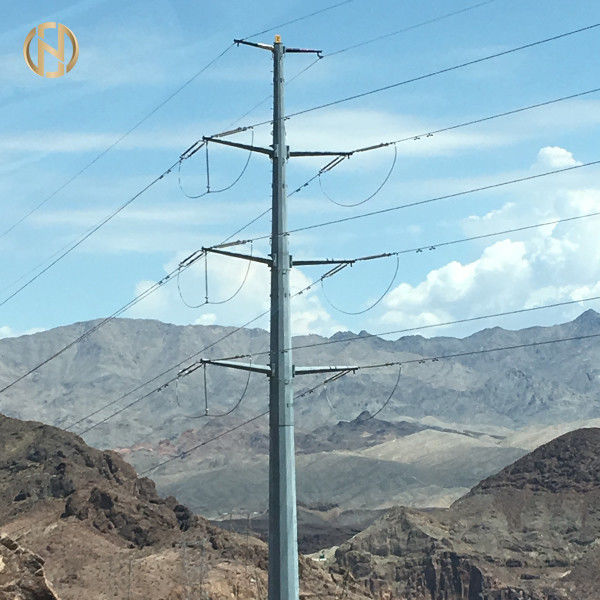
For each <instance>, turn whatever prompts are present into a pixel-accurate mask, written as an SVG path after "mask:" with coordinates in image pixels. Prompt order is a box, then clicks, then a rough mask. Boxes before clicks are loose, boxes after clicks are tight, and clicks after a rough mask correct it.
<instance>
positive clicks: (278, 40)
mask: <svg viewBox="0 0 600 600" xmlns="http://www.w3.org/2000/svg"><path fill="white" fill-rule="evenodd" d="M275 43H276V44H281V36H280V35H279V34H277V35H276V36H275Z"/></svg>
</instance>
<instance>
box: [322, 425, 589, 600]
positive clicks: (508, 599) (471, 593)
mask: <svg viewBox="0 0 600 600" xmlns="http://www.w3.org/2000/svg"><path fill="white" fill-rule="evenodd" d="M331 567H332V569H333V570H334V571H336V570H337V571H338V572H339V573H343V572H345V570H346V569H349V570H350V573H351V574H352V577H353V579H354V580H357V581H359V582H362V585H363V586H364V587H365V589H367V590H369V591H370V592H371V593H373V594H375V595H377V594H380V593H386V594H391V596H392V597H394V598H411V599H412V600H459V599H460V600H517V599H519V600H567V599H569V600H571V599H577V600H597V598H598V597H599V594H598V589H599V586H600V569H599V567H600V429H580V430H577V431H574V432H571V433H568V434H566V435H563V436H561V437H559V438H557V439H555V440H553V441H551V442H549V443H548V444H545V445H544V446H541V447H540V448H538V449H537V450H535V451H534V452H532V453H531V454H528V455H527V456H525V457H523V458H521V459H520V460H518V461H516V462H515V463H513V464H512V465H510V466H508V467H506V468H505V469H503V470H502V471H500V473H498V474H497V475H495V476H493V477H489V478H487V479H485V480H484V481H482V482H481V483H480V484H479V485H477V486H476V487H475V488H473V489H472V490H471V492H470V493H468V494H467V495H466V496H464V497H463V498H461V499H460V500H458V501H457V502H455V503H454V504H453V505H452V506H451V507H450V508H449V509H436V510H431V511H419V510H413V509H407V508H397V509H393V510H391V511H389V512H388V513H387V514H386V515H384V516H383V517H382V518H381V519H379V520H378V521H377V522H375V523H374V524H373V525H371V526H370V527H369V528H367V529H366V530H365V531H363V532H362V533H360V534H358V535H356V536H355V537H354V538H352V539H351V540H350V541H348V542H347V543H345V544H343V545H342V546H340V547H339V548H338V549H337V551H336V553H335V557H334V558H333V559H332V564H331Z"/></svg>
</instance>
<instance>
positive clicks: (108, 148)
mask: <svg viewBox="0 0 600 600" xmlns="http://www.w3.org/2000/svg"><path fill="white" fill-rule="evenodd" d="M231 48H233V44H230V45H229V46H227V48H225V49H224V50H223V51H222V52H221V53H219V54H218V55H217V56H215V58H213V59H212V60H210V61H209V62H208V63H206V65H204V67H202V68H201V69H200V70H199V71H197V72H196V73H194V75H192V76H191V77H190V78H189V79H188V80H187V81H185V82H184V83H183V84H182V85H180V86H179V87H178V88H177V89H176V90H174V91H173V92H172V93H171V94H169V96H167V97H166V98H165V99H164V100H163V101H162V102H160V103H159V104H157V105H156V106H155V107H154V108H153V109H152V110H151V111H150V112H148V113H146V114H145V115H144V116H143V117H142V118H141V119H140V120H139V121H137V122H136V123H135V124H134V125H133V126H132V127H130V128H129V129H128V130H127V131H125V133H123V134H121V135H120V136H119V137H118V138H117V139H116V140H115V141H114V142H113V143H112V144H110V145H109V146H107V147H106V148H105V149H104V150H102V152H100V153H99V154H97V155H96V156H95V157H94V158H93V159H92V160H90V161H89V162H88V163H86V164H85V165H84V166H83V167H82V168H81V169H80V170H79V171H77V172H76V173H75V174H74V175H72V176H71V177H69V179H67V180H66V181H65V182H64V183H63V184H62V185H61V186H60V187H58V188H56V189H55V190H54V191H53V192H52V193H51V194H49V195H48V196H45V197H44V199H43V200H42V201H41V202H39V203H38V204H36V205H35V206H33V208H31V209H30V210H29V211H27V212H26V213H25V214H24V215H23V216H22V217H21V218H19V219H18V220H17V221H15V222H14V223H13V224H12V225H11V226H10V227H8V228H7V229H5V230H4V231H3V232H2V233H1V234H0V237H4V236H5V235H7V234H8V233H10V232H11V231H12V230H13V229H15V227H17V226H18V225H20V224H21V223H23V221H25V220H26V219H27V218H29V217H30V216H31V215H32V214H33V213H34V212H36V211H38V210H39V209H40V208H42V206H44V205H45V204H46V203H48V202H49V201H50V200H52V198H54V197H55V196H56V195H57V194H59V193H60V192H62V190H64V189H65V188H66V187H67V186H69V185H70V184H71V183H73V181H75V180H76V179H77V178H78V177H79V176H80V175H83V173H85V172H86V171H87V170H88V169H89V168H90V167H91V166H92V165H94V164H95V163H97V162H98V161H99V160H100V159H101V158H102V157H103V156H104V155H106V154H108V153H109V152H110V151H111V150H112V149H113V148H114V147H115V146H118V145H119V144H120V143H121V142H122V141H123V140H124V139H125V138H126V137H128V136H129V135H131V134H132V133H133V132H134V131H135V130H136V129H137V128H138V127H140V125H142V124H143V123H145V122H146V121H147V120H148V119H149V118H150V117H151V116H152V115H154V114H155V113H156V112H158V111H159V110H160V109H161V108H162V107H163V106H164V105H165V104H167V103H168V102H170V101H171V100H172V99H173V98H174V97H175V96H177V94H179V93H180V92H181V91H182V90H184V89H185V88H186V87H187V86H188V85H190V83H192V82H193V81H194V80H195V79H197V78H198V77H199V76H200V75H201V74H202V73H204V72H205V71H206V70H207V69H209V68H210V67H211V66H212V65H214V64H215V63H216V62H217V61H218V60H219V59H220V58H221V57H222V56H224V55H225V54H226V53H227V52H228V51H229V50H231Z"/></svg>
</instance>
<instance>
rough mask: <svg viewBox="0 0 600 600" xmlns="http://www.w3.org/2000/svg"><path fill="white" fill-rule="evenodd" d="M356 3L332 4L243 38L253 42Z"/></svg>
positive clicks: (347, 0)
mask: <svg viewBox="0 0 600 600" xmlns="http://www.w3.org/2000/svg"><path fill="white" fill-rule="evenodd" d="M351 2H354V0H343V1H342V2H337V3H336V4H331V5H330V6H325V7H324V8H321V9H319V10H315V11H314V12H311V13H308V14H306V15H303V16H302V17H296V18H295V19H290V20H289V21H284V22H283V23H279V24H278V25H273V27H269V28H268V29H263V30H262V31H257V32H256V33H253V34H252V35H247V36H246V37H243V38H241V39H242V40H251V39H252V38H255V37H258V36H259V35H263V34H265V33H270V32H271V31H276V30H278V29H280V28H281V27H287V26H288V25H293V24H294V23H298V22H300V21H304V20H306V19H310V18H311V17H316V16H317V15H321V14H323V13H325V12H327V11H330V10H333V9H334V8H339V7H340V6H344V5H346V4H350V3H351Z"/></svg>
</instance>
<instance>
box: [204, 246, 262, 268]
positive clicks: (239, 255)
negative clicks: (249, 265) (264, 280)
mask: <svg viewBox="0 0 600 600" xmlns="http://www.w3.org/2000/svg"><path fill="white" fill-rule="evenodd" d="M202 252H212V253H213V254H220V255H221V256H231V257H232V258H243V259H244V260H251V261H254V262H257V263H262V264H263V265H268V266H269V267H270V266H272V265H273V261H272V260H271V259H270V258H263V257H262V256H252V255H251V254H243V253H242V252H230V251H229V250H221V248H219V247H218V246H213V247H209V248H204V247H203V248H202Z"/></svg>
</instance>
